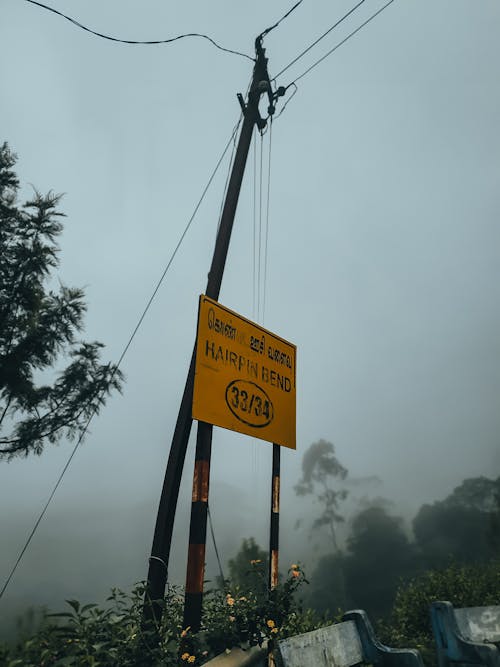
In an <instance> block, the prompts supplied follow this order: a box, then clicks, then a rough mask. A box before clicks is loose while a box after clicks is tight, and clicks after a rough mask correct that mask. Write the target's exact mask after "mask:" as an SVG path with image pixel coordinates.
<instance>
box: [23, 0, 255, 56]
mask: <svg viewBox="0 0 500 667" xmlns="http://www.w3.org/2000/svg"><path fill="white" fill-rule="evenodd" d="M26 2H29V3H31V4H32V5H38V7H42V8H43V9H46V10H47V11H49V12H53V13H54V14H57V15H58V16H62V18H64V19H66V20H67V21H69V22H70V23H73V25H76V26H77V27H78V28H81V29H82V30H85V31H86V32H89V33H91V34H92V35H95V36H96V37H101V38H102V39H107V40H109V41H110V42H119V43H120V44H142V45H151V44H170V43H171V42H176V41H177V40H179V39H184V38H185V37H201V38H203V39H206V40H208V41H209V42H210V43H211V44H212V45H213V46H215V47H216V48H218V49H219V50H220V51H225V52H226V53H232V54H233V55H235V56H241V57H242V58H248V59H249V60H251V61H255V58H252V57H251V56H249V55H247V54H246V53H241V52H240V51H234V50H233V49H228V48H226V47H224V46H221V45H220V44H217V42H216V41H215V40H213V39H212V38H211V37H209V36H208V35H203V34H201V33H198V32H188V33H186V34H184V35H177V36H176V37H170V38H168V39H152V40H135V39H120V38H118V37H111V36H110V35H105V34H104V33H102V32H97V31H96V30H92V29H91V28H87V26H84V25H83V24H81V23H80V22H79V21H76V20H75V19H73V18H71V17H70V16H66V14H63V13H62V12H60V11H58V10H57V9H54V7H49V6H48V5H44V4H43V2H38V1H37V0H26Z"/></svg>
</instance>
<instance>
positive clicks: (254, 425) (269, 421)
mask: <svg viewBox="0 0 500 667" xmlns="http://www.w3.org/2000/svg"><path fill="white" fill-rule="evenodd" d="M236 382H245V383H246V384H253V386H254V387H257V389H258V390H259V391H261V392H262V393H263V394H264V396H265V397H266V398H267V400H268V401H269V405H270V407H271V417H270V418H269V420H268V421H267V422H266V423H265V424H252V422H247V421H245V420H244V419H242V418H241V417H239V416H238V415H237V414H236V412H234V410H233V408H232V407H231V405H230V403H229V401H228V400H227V392H228V391H229V389H230V387H232V386H233V384H236ZM226 405H227V407H228V408H229V409H230V410H231V413H232V414H233V415H234V416H235V417H236V419H239V421H240V422H242V423H243V424H246V425H247V426H251V427H252V428H265V427H266V426H269V424H270V423H271V422H272V421H273V419H274V405H273V403H272V401H271V399H270V398H269V396H268V394H267V393H266V392H265V391H264V389H262V387H259V385H258V384H257V383H256V382H252V381H251V380H244V379H243V378H238V379H237V380H233V381H232V382H230V383H229V384H228V385H227V387H226Z"/></svg>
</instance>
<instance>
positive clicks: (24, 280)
mask: <svg viewBox="0 0 500 667" xmlns="http://www.w3.org/2000/svg"><path fill="white" fill-rule="evenodd" d="M15 163H16V155H15V154H13V153H12V152H11V150H10V149H9V147H8V145H7V144H6V143H4V144H3V145H2V146H1V147H0V457H1V458H4V459H5V458H6V459H11V458H12V457H13V456H16V455H23V456H27V455H28V454H30V453H35V454H41V452H42V451H43V448H44V445H45V444H46V443H47V442H50V443H55V442H57V441H59V440H60V438H61V437H62V436H63V435H66V436H68V437H70V438H72V437H74V436H75V435H77V434H78V433H79V432H80V431H81V429H83V427H84V425H85V424H86V422H87V420H88V419H89V417H90V416H91V415H92V414H93V413H94V412H98V411H99V410H100V408H101V407H102V406H103V405H104V403H105V399H106V397H107V396H108V395H109V394H110V393H111V391H112V390H115V389H117V390H120V389H121V385H122V380H123V377H122V375H121V373H120V371H119V370H118V369H117V368H116V367H115V366H113V365H111V364H100V363H99V356H100V348H101V347H103V346H102V344H101V343H98V342H91V343H87V342H83V341H80V340H78V339H77V335H78V333H79V332H80V331H81V330H82V328H83V317H84V314H85V311H86V305H85V302H84V293H83V290H81V289H77V288H72V287H66V286H64V285H60V287H59V289H58V290H57V291H53V290H52V289H49V287H48V282H49V280H50V277H51V273H53V272H54V270H55V269H56V268H57V267H58V265H59V259H58V253H59V247H58V245H57V242H56V239H57V237H58V236H59V235H60V234H61V232H62V229H63V225H62V222H61V218H62V217H63V216H64V214H63V213H61V212H60V211H58V210H57V206H58V203H59V200H60V196H59V195H55V194H53V193H52V192H49V193H48V194H47V195H44V196H42V195H41V194H40V193H38V192H37V191H35V192H34V195H33V197H32V198H31V199H30V200H29V201H27V202H26V203H24V204H23V205H19V204H18V193H19V180H18V178H17V176H16V174H15V173H14V171H13V170H12V167H13V166H14V165H15ZM63 360H64V363H66V364H67V365H66V367H65V368H63V370H59V371H56V370H55V367H56V366H57V367H58V368H60V366H61V364H62V361H63ZM49 377H50V378H51V381H50V382H47V379H48V378H49ZM44 381H45V382H47V383H45V382H44Z"/></svg>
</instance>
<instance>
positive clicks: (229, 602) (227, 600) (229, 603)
mask: <svg viewBox="0 0 500 667" xmlns="http://www.w3.org/2000/svg"><path fill="white" fill-rule="evenodd" d="M226 604H228V605H229V606H230V607H232V606H233V604H234V598H233V597H231V596H230V595H226Z"/></svg>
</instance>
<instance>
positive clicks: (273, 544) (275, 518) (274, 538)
mask: <svg viewBox="0 0 500 667" xmlns="http://www.w3.org/2000/svg"><path fill="white" fill-rule="evenodd" d="M280 455H281V450H280V446H279V445H276V444H273V474H272V480H271V523H270V527H269V588H270V589H271V590H272V589H273V588H276V586H277V585H278V576H279V569H278V566H279V527H280Z"/></svg>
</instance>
